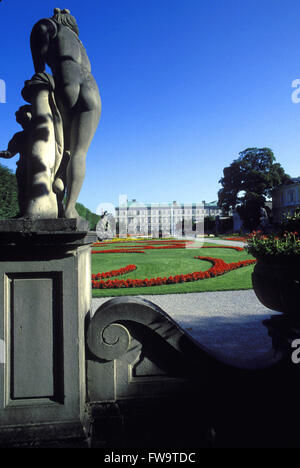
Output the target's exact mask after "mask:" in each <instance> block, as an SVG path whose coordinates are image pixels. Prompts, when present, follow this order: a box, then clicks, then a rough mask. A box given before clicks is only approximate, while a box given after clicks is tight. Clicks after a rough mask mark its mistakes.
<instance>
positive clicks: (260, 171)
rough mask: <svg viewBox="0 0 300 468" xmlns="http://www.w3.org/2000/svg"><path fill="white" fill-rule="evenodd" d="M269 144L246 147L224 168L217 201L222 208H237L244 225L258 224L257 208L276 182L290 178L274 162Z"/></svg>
mask: <svg viewBox="0 0 300 468" xmlns="http://www.w3.org/2000/svg"><path fill="white" fill-rule="evenodd" d="M275 161H276V159H275V156H274V154H273V151H272V150H271V149H270V148H247V149H246V150H244V151H242V152H241V153H239V158H238V159H235V160H234V161H233V162H232V163H231V165H230V166H228V167H225V168H224V170H223V174H224V176H223V177H222V178H221V180H220V181H219V183H220V184H221V185H222V188H221V189H220V190H219V193H218V197H219V201H218V204H219V206H220V207H222V208H223V209H224V210H225V211H228V210H230V209H236V210H237V212H238V213H239V215H240V217H241V219H242V221H243V225H244V227H245V228H246V229H249V230H251V229H255V228H256V227H257V225H258V224H259V218H260V208H261V207H263V206H264V204H265V202H266V199H267V198H270V197H271V193H272V190H273V189H274V188H275V187H277V186H278V185H281V184H285V183H289V182H290V181H291V178H290V176H288V175H287V174H286V173H285V171H284V169H283V168H282V166H281V165H280V164H279V163H276V162H275Z"/></svg>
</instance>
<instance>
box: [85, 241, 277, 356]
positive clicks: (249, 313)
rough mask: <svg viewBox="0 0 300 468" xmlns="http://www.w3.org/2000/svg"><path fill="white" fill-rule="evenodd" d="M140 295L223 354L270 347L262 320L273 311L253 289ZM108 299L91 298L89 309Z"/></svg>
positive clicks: (244, 353) (259, 351)
mask: <svg viewBox="0 0 300 468" xmlns="http://www.w3.org/2000/svg"><path fill="white" fill-rule="evenodd" d="M236 244H237V243H235V244H234V245H236ZM140 297H144V298H145V299H147V300H149V301H151V302H153V303H154V304H157V305H158V306H159V307H161V309H163V310H164V311H165V312H167V313H168V314H169V315H170V316H171V317H172V318H173V319H174V320H176V322H178V324H179V325H180V326H181V327H182V328H183V329H185V330H187V331H188V332H189V333H190V334H191V335H192V336H193V338H195V339H196V340H197V341H198V342H199V343H201V344H203V345H205V346H206V347H208V348H209V349H211V350H214V351H217V352H220V353H222V354H223V355H224V356H225V357H228V358H237V357H238V358H239V359H252V358H256V357H260V356H262V354H264V353H265V352H267V351H269V349H270V348H271V339H270V338H269V336H268V332H267V329H266V327H264V326H263V324H262V320H264V319H266V318H269V317H270V315H274V314H276V312H273V311H271V310H270V309H267V308H266V307H264V306H263V305H262V304H261V303H260V302H259V301H258V299H257V298H256V296H255V293H254V291H253V290H247V291H219V292H205V293H189V294H166V295H155V296H154V295H147V296H140ZM107 300H109V298H103V299H93V301H92V311H93V312H95V311H96V310H97V308H98V307H99V306H100V305H101V304H103V302H105V301H107Z"/></svg>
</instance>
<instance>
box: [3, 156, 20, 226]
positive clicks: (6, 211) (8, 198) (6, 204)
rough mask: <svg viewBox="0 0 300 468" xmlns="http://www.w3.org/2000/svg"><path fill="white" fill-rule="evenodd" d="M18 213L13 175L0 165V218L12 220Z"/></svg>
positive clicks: (16, 190)
mask: <svg viewBox="0 0 300 468" xmlns="http://www.w3.org/2000/svg"><path fill="white" fill-rule="evenodd" d="M18 211H19V205H18V188H17V179H16V176H15V174H14V173H13V172H12V171H11V170H10V169H8V168H7V167H5V166H2V164H0V218H2V219H3V218H4V219H7V218H13V217H14V216H16V215H17V213H18Z"/></svg>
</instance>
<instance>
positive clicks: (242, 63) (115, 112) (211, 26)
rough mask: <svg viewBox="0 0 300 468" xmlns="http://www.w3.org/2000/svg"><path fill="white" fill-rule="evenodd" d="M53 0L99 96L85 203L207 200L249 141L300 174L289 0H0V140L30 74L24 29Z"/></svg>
mask: <svg viewBox="0 0 300 468" xmlns="http://www.w3.org/2000/svg"><path fill="white" fill-rule="evenodd" d="M54 7H60V8H69V9H70V10H71V13H72V14H73V15H74V16H75V17H76V19H77V22H78V26H79V31H80V38H81V40H82V42H83V43H84V45H85V47H86V49H87V52H88V55H89V58H90V60H91V63H92V71H93V74H94V76H95V78H96V80H97V82H98V85H99V88H100V93H101V98H102V105H103V108H102V116H101V120H100V124H99V127H98V130H97V133H96V135H95V137H94V140H93V142H92V144H91V146H90V150H89V153H88V156H87V172H86V179H85V182H84V185H83V188H82V191H81V194H80V196H79V200H78V201H80V202H81V203H83V204H85V205H86V206H87V207H89V208H90V209H91V210H92V211H95V210H96V208H97V206H98V205H99V204H101V203H104V202H110V203H113V204H115V205H117V204H118V197H119V194H127V195H128V197H129V198H130V199H131V198H135V199H137V200H139V201H141V202H144V203H151V202H153V203H156V202H169V201H172V200H177V201H180V202H186V203H188V202H197V201H202V200H206V201H212V200H215V199H216V198H217V192H218V190H219V189H220V185H219V184H218V181H219V179H220V178H221V177H222V171H223V168H224V167H225V166H228V165H229V164H231V162H232V161H233V159H236V158H237V157H238V153H239V152H240V151H243V150H244V149H245V148H247V147H264V146H268V147H270V148H272V149H273V151H274V154H275V156H276V159H277V162H279V163H281V165H282V166H283V167H284V169H285V170H286V172H287V173H288V174H290V175H291V176H293V177H296V176H300V104H294V103H293V102H292V99H291V95H292V91H293V89H292V82H293V80H295V79H300V2H299V0H259V1H257V0H210V1H207V0H205V1H204V0H94V1H89V2H82V1H79V0H66V2H65V3H61V4H59V3H58V2H57V1H55V2H52V1H51V0H47V2H41V1H40V0H31V1H30V2H25V1H23V0H17V1H14V0H2V2H1V3H0V18H1V28H0V40H1V45H2V47H1V58H2V60H1V62H0V79H2V80H4V81H5V83H6V103H1V104H0V122H1V126H0V145H1V147H2V148H3V149H4V148H6V145H7V142H8V140H9V139H10V138H11V136H12V135H13V134H14V133H15V132H16V131H19V129H20V128H19V126H18V124H17V123H16V122H15V117H14V113H15V111H16V109H17V108H18V107H19V106H20V105H22V104H23V103H24V102H23V100H22V98H21V95H20V90H21V88H22V87H23V83H24V81H25V80H26V79H29V78H30V77H31V76H32V74H33V73H34V70H33V65H32V60H31V53H30V47H29V36H30V31H31V28H32V26H33V25H34V23H35V22H36V21H37V20H39V19H40V18H42V17H49V16H51V15H52V13H53V8H54ZM16 161H17V157H15V158H14V159H12V160H10V161H7V160H1V161H0V162H2V163H3V164H5V165H7V166H8V167H10V168H12V169H15V167H16V166H15V163H16Z"/></svg>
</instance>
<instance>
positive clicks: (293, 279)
mask: <svg viewBox="0 0 300 468" xmlns="http://www.w3.org/2000/svg"><path fill="white" fill-rule="evenodd" d="M252 283H253V289H254V291H255V294H256V296H257V297H258V299H259V300H260V302H261V303H262V304H263V305H264V306H266V307H268V308H269V309H272V310H275V311H277V312H283V313H284V314H288V315H289V316H290V317H294V318H295V317H296V316H299V318H298V320H300V255H295V256H274V255H272V256H262V257H258V258H257V264H256V265H255V268H254V271H253V274H252Z"/></svg>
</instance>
